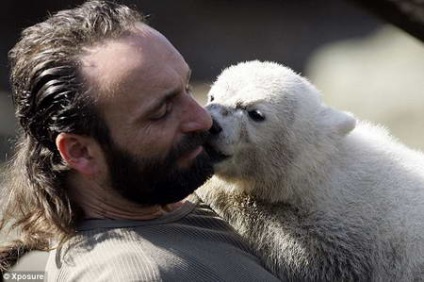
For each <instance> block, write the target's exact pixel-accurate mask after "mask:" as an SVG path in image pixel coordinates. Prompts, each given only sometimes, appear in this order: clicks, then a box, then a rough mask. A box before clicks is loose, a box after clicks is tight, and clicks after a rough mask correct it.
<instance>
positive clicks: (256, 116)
mask: <svg viewBox="0 0 424 282" xmlns="http://www.w3.org/2000/svg"><path fill="white" fill-rule="evenodd" d="M247 114H248V115H249V117H250V118H251V119H252V120H253V121H257V122H259V121H264V120H265V116H264V115H263V114H262V113H261V112H260V111H258V110H250V111H247Z"/></svg>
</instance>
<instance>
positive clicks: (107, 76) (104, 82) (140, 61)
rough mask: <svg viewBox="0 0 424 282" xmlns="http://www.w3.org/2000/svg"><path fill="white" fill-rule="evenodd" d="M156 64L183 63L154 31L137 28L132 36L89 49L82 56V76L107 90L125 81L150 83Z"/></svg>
mask: <svg viewBox="0 0 424 282" xmlns="http://www.w3.org/2000/svg"><path fill="white" fill-rule="evenodd" d="M159 61H163V63H164V64H167V63H168V62H169V64H171V63H172V62H175V61H177V62H178V61H181V62H180V64H181V65H185V66H186V63H185V61H184V59H183V58H182V56H181V55H180V54H179V53H178V51H177V50H176V49H175V48H174V47H173V46H172V44H171V43H169V41H168V40H167V39H166V38H165V37H164V36H163V35H162V34H160V33H159V32H158V31H156V30H154V29H153V28H151V27H149V26H147V25H144V24H141V23H140V24H139V25H137V26H136V27H135V29H134V30H133V32H132V33H130V34H127V35H125V36H123V37H121V38H118V39H114V40H108V41H106V42H103V43H101V44H98V45H96V46H92V47H89V48H87V49H86V50H85V54H84V55H83V56H82V66H81V68H82V73H83V74H84V76H85V77H86V78H87V79H88V81H89V82H91V83H94V84H95V85H97V86H98V87H99V88H100V89H103V90H108V89H109V88H111V87H115V86H118V84H121V83H122V82H125V81H131V80H133V78H132V76H134V75H135V74H136V76H137V77H136V78H135V79H141V80H142V79H146V80H149V76H151V75H155V72H157V71H159V70H158V67H157V66H159V64H158V63H159Z"/></svg>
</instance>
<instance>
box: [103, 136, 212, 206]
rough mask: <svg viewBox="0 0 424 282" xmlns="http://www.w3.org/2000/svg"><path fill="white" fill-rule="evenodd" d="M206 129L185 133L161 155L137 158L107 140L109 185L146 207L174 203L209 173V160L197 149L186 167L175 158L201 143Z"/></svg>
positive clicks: (198, 185)
mask: <svg viewBox="0 0 424 282" xmlns="http://www.w3.org/2000/svg"><path fill="white" fill-rule="evenodd" d="M207 136H208V133H207V132H204V133H193V134H190V135H186V136H185V137H184V139H183V140H182V141H180V142H179V143H178V144H177V145H176V146H174V147H173V148H172V149H171V151H170V152H169V154H168V155H167V156H166V157H165V158H163V157H162V158H141V157H137V156H135V155H134V154H131V153H129V152H127V151H126V150H124V149H121V148H119V147H118V146H117V145H116V144H114V143H113V142H111V144H108V146H107V148H105V154H106V158H107V162H108V167H109V175H110V182H111V183H110V184H111V187H112V189H114V190H115V191H116V192H117V193H118V194H120V195H121V196H122V197H124V198H125V199H127V200H128V201H131V202H134V203H137V204H140V205H145V206H150V205H165V204H170V203H175V202H178V201H180V200H182V199H184V198H186V197H187V196H188V195H190V194H191V193H193V192H194V191H195V190H196V189H197V188H198V187H200V186H201V185H202V184H203V183H204V182H205V181H206V180H207V179H208V178H210V177H211V176H212V174H213V165H212V162H211V160H210V158H209V156H208V154H206V152H205V151H203V152H201V153H200V154H199V155H198V156H197V157H196V159H194V160H193V163H192V164H191V165H190V166H189V167H188V168H184V169H183V168H179V167H178V165H177V160H178V159H179V157H181V156H182V155H184V154H186V153H188V152H191V151H193V150H194V149H195V148H197V147H198V146H200V145H203V144H204V143H205V140H206V138H207Z"/></svg>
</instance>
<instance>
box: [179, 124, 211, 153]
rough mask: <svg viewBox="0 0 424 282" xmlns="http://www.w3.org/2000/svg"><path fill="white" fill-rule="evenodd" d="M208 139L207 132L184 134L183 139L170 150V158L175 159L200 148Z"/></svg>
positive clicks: (208, 134)
mask: <svg viewBox="0 0 424 282" xmlns="http://www.w3.org/2000/svg"><path fill="white" fill-rule="evenodd" d="M209 138H210V133H209V132H208V131H202V132H195V133H189V134H186V135H185V136H184V137H183V139H182V140H181V141H180V142H178V144H177V145H176V146H175V147H174V148H173V149H172V152H171V153H172V158H174V159H177V158H179V157H180V156H182V155H184V154H186V153H189V152H191V151H193V150H194V149H196V148H197V147H199V146H202V145H203V144H205V143H206V141H207V140H208V139H209Z"/></svg>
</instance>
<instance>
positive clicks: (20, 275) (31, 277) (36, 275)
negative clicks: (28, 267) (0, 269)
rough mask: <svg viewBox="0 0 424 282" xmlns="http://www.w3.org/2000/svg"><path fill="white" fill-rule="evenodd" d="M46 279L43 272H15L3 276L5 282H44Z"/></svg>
mask: <svg viewBox="0 0 424 282" xmlns="http://www.w3.org/2000/svg"><path fill="white" fill-rule="evenodd" d="M45 278H46V273H45V272H42V271H15V272H8V273H5V274H3V281H4V282H7V281H9V282H12V281H13V282H16V281H31V282H33V281H37V282H42V281H44V279H45Z"/></svg>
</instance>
